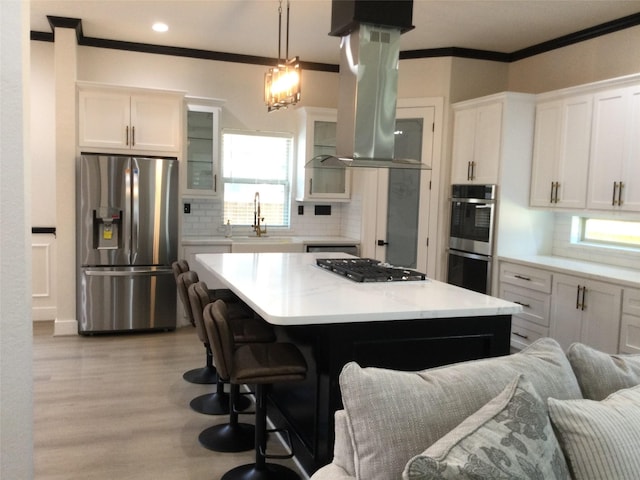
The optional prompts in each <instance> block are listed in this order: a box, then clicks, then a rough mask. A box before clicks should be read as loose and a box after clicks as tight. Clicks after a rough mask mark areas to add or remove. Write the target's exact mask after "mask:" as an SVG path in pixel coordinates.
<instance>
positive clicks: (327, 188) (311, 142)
mask: <svg viewBox="0 0 640 480" xmlns="http://www.w3.org/2000/svg"><path fill="white" fill-rule="evenodd" d="M298 114H299V129H298V163H297V169H298V170H297V177H298V180H297V185H296V186H297V188H296V200H297V201H318V200H324V201H327V200H330V201H337V202H340V201H348V200H349V197H350V195H351V188H350V187H351V172H350V171H349V169H347V168H345V167H344V165H342V164H341V163H340V162H338V161H337V160H336V159H335V158H331V157H329V156H331V155H335V154H336V125H337V111H336V110H335V109H332V108H320V107H305V108H300V109H299V110H298ZM328 157H329V158H328Z"/></svg>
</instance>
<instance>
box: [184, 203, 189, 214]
mask: <svg viewBox="0 0 640 480" xmlns="http://www.w3.org/2000/svg"><path fill="white" fill-rule="evenodd" d="M182 211H183V212H184V213H191V204H190V203H185V204H184V207H183V209H182Z"/></svg>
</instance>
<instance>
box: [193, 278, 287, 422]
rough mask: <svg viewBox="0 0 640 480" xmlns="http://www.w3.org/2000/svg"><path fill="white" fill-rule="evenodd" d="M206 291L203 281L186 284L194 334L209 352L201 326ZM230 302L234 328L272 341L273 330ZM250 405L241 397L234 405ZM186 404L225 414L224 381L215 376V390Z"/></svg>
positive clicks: (261, 340) (204, 332)
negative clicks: (195, 333)
mask: <svg viewBox="0 0 640 480" xmlns="http://www.w3.org/2000/svg"><path fill="white" fill-rule="evenodd" d="M191 279H193V277H191ZM185 280H187V282H185V283H188V281H189V279H185ZM210 292H211V291H210V290H209V289H208V288H207V284H206V283H205V282H192V283H190V284H189V285H188V296H189V304H190V308H191V313H192V315H193V320H194V322H195V326H196V330H197V332H198V337H199V338H200V340H202V341H203V343H205V344H206V345H207V347H208V348H209V351H211V346H210V342H209V338H208V336H207V332H206V330H205V327H204V319H203V317H202V312H203V310H204V307H206V306H207V305H208V304H209V303H211V301H212V300H211V296H210ZM231 305H232V308H231V309H230V310H231V311H232V312H233V313H232V315H233V316H232V318H233V320H232V321H233V322H234V324H236V325H238V327H237V328H241V329H243V330H249V331H250V332H251V333H252V335H251V337H246V338H251V340H252V341H258V342H272V341H273V340H274V339H275V335H274V333H273V330H272V329H271V328H270V327H269V326H268V325H267V324H266V323H265V322H264V321H263V320H260V319H258V318H256V317H255V316H254V315H253V312H248V311H246V310H245V309H244V308H243V307H241V306H240V305H239V304H236V303H232V304H231ZM234 307H235V308H234ZM244 339H245V337H243V336H240V341H243V340H244ZM250 404H251V402H250V401H249V399H247V398H246V397H241V398H239V399H238V401H237V402H236V408H238V409H239V410H244V409H246V408H248V407H249V405H250ZM189 405H190V406H191V408H193V409H194V410H195V411H196V412H199V413H204V414H207V415H224V414H227V413H229V398H228V395H227V394H226V393H225V391H224V382H223V381H222V380H221V379H220V378H219V377H218V379H217V382H216V391H215V392H213V393H207V394H204V395H200V396H198V397H196V398H194V399H193V400H191V402H190V404H189Z"/></svg>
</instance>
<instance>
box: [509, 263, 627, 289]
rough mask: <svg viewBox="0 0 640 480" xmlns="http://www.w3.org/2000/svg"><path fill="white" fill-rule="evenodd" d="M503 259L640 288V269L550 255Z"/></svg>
mask: <svg viewBox="0 0 640 480" xmlns="http://www.w3.org/2000/svg"><path fill="white" fill-rule="evenodd" d="M499 260H501V261H508V262H512V263H517V264H520V265H526V266H530V267H537V268H543V269H546V270H551V271H554V272H558V273H565V274H568V275H572V274H573V275H580V276H582V277H586V278H589V279H591V280H598V281H602V282H610V283H615V284H617V285H623V286H628V287H634V288H640V271H638V270H635V269H631V268H623V267H615V266H611V265H603V264H601V263H594V262H586V261H584V260H575V259H571V258H564V257H554V256H550V255H531V256H524V257H518V258H513V257H499Z"/></svg>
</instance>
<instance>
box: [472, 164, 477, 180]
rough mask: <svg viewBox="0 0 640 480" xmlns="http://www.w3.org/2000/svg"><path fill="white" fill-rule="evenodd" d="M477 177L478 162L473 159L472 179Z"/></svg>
mask: <svg viewBox="0 0 640 480" xmlns="http://www.w3.org/2000/svg"><path fill="white" fill-rule="evenodd" d="M474 178H476V162H475V161H474V160H472V161H471V180H473V179H474Z"/></svg>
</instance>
